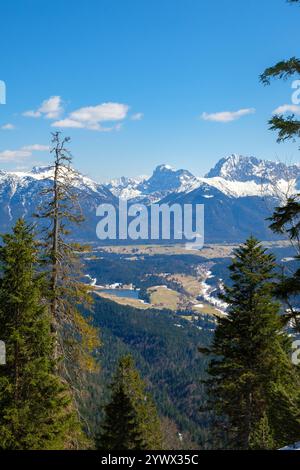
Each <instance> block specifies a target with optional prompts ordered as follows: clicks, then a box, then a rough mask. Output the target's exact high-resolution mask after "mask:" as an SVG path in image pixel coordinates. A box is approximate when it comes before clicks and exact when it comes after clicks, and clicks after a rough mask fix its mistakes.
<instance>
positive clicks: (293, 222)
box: [269, 194, 300, 333]
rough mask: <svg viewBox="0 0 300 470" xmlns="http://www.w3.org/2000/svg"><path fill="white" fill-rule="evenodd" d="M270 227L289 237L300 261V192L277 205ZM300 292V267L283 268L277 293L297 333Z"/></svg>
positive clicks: (286, 316) (299, 314)
mask: <svg viewBox="0 0 300 470" xmlns="http://www.w3.org/2000/svg"><path fill="white" fill-rule="evenodd" d="M269 220H270V221H271V225H270V228H271V229H272V230H273V232H275V233H277V234H282V235H285V236H287V237H288V238H289V240H290V242H291V245H292V247H293V248H294V250H295V252H296V256H295V261H297V262H298V264H299V261H300V194H298V195H295V196H293V197H290V198H288V200H287V202H286V204H285V205H283V206H281V207H276V208H275V210H274V213H273V215H272V217H270V219H269ZM299 293H300V268H299V267H298V268H297V269H296V271H295V272H294V273H292V274H291V271H290V270H288V271H287V272H286V269H284V268H283V270H282V275H281V278H280V282H279V284H278V286H277V288H276V294H277V296H278V298H280V299H281V300H282V301H283V302H284V303H285V305H286V307H287V308H286V311H285V313H284V317H283V318H284V320H285V322H286V323H290V324H291V325H292V326H293V327H294V329H295V332H296V333H300V308H299V306H298V307H297V304H298V302H297V297H298V296H299Z"/></svg>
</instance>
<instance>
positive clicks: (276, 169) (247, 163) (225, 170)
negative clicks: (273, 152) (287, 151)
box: [205, 154, 300, 184]
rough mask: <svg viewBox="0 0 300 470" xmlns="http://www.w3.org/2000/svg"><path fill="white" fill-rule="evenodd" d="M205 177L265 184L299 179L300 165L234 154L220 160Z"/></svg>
mask: <svg viewBox="0 0 300 470" xmlns="http://www.w3.org/2000/svg"><path fill="white" fill-rule="evenodd" d="M205 176H206V178H214V177H220V178H224V179H225V180H228V181H239V182H245V181H254V182H256V183H258V184H264V183H270V182H273V181H278V180H280V179H284V180H291V179H293V178H297V177H299V176H300V165H286V164H284V163H282V162H278V161H277V162H273V161H270V160H259V159H258V158H255V157H245V156H242V155H237V154H232V155H230V156H228V157H226V158H222V159H221V160H219V161H218V163H217V164H216V165H215V166H214V167H213V168H212V169H211V170H210V171H209V172H208V173H207V174H206V175H205Z"/></svg>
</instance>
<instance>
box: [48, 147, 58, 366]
mask: <svg viewBox="0 0 300 470" xmlns="http://www.w3.org/2000/svg"><path fill="white" fill-rule="evenodd" d="M58 167H59V154H58V149H56V151H55V167H54V179H53V204H54V214H53V240H52V275H51V291H52V294H53V298H52V302H51V306H50V308H51V317H52V318H51V329H52V332H53V336H54V348H53V355H54V360H57V359H58V357H59V341H58V312H57V280H58V234H59V213H58V211H59V197H58V184H57V182H58Z"/></svg>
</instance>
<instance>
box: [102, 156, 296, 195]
mask: <svg viewBox="0 0 300 470" xmlns="http://www.w3.org/2000/svg"><path fill="white" fill-rule="evenodd" d="M106 187H107V188H109V189H110V190H111V192H112V193H113V194H114V195H115V196H117V197H121V198H125V199H132V200H135V201H141V200H146V201H147V200H148V201H149V202H150V201H151V202H154V201H159V200H160V199H162V198H163V197H166V196H167V195H168V194H170V193H174V192H176V193H183V192H184V193H188V192H191V191H194V190H195V189H197V188H199V189H200V190H203V191H204V192H205V193H206V197H207V198H208V197H209V188H216V189H218V190H219V191H221V192H222V193H224V194H226V195H227V196H230V197H234V198H236V197H246V196H258V197H265V196H276V197H280V196H282V197H284V196H286V195H287V194H288V193H292V192H295V191H296V190H297V189H299V188H300V165H295V164H294V165H285V164H284V163H281V162H273V161H267V160H259V159H257V158H255V157H244V156H242V155H236V154H232V155H229V156H228V157H225V158H222V159H221V160H219V161H218V163H217V164H216V165H215V166H214V168H212V169H211V170H210V171H209V172H208V173H207V174H206V175H205V177H199V176H195V175H193V174H192V173H191V172H190V171H188V170H184V169H180V170H176V169H174V168H172V167H171V166H169V165H159V166H157V167H156V168H155V170H154V172H153V174H152V176H150V177H145V176H143V177H137V178H125V177H123V178H120V179H119V180H112V181H111V182H109V183H108V184H107V185H106Z"/></svg>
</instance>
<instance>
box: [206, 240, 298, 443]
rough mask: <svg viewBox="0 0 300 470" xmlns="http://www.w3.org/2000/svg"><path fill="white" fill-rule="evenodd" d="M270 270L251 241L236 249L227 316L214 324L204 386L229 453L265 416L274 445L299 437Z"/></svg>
mask: <svg viewBox="0 0 300 470" xmlns="http://www.w3.org/2000/svg"><path fill="white" fill-rule="evenodd" d="M274 267H275V260H274V257H273V256H272V255H271V254H268V253H266V250H265V249H263V248H262V247H261V245H260V244H259V242H258V241H257V240H256V239H254V238H252V237H251V238H250V239H248V240H247V241H246V243H245V244H244V245H242V246H241V247H240V248H238V249H237V250H236V252H235V258H234V260H233V263H232V265H231V266H230V271H231V280H232V285H231V286H225V293H224V295H222V299H223V300H224V301H225V302H227V303H228V305H229V306H228V315H227V316H226V317H224V318H221V319H220V320H219V322H218V326H217V329H216V332H215V336H214V340H213V345H212V349H211V353H212V354H213V355H214V358H213V359H212V361H211V362H210V366H209V374H210V376H211V378H210V379H209V380H208V381H207V385H208V395H209V408H211V409H213V410H214V411H215V413H216V415H217V416H220V417H222V425H223V426H226V428H227V430H228V445H229V447H232V448H240V449H249V448H250V447H251V436H253V432H255V431H256V430H257V429H258V426H259V423H260V422H261V420H262V419H263V417H264V415H265V414H266V416H267V418H268V421H269V425H270V429H271V432H272V433H273V435H274V443H275V444H276V445H281V444H285V443H286V442H293V441H295V440H297V439H298V440H299V438H300V416H299V411H298V410H299V409H298V405H299V395H298V386H299V382H298V379H297V374H296V369H295V367H294V366H293V365H292V363H291V361H290V359H289V357H288V354H287V351H288V348H289V339H288V336H287V335H286V334H284V333H283V332H282V330H281V328H282V327H281V320H280V316H279V304H278V303H277V302H275V301H274V300H273V291H274V284H273V276H274Z"/></svg>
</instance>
